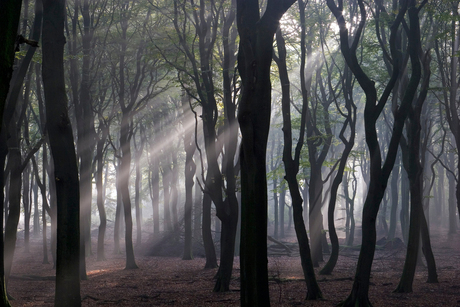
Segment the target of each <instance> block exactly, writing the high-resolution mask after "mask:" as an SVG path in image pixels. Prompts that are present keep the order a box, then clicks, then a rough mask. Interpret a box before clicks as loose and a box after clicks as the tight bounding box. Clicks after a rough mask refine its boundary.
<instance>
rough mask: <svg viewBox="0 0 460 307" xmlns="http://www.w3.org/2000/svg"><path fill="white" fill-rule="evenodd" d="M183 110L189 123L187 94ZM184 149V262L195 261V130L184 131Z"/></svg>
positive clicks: (186, 128) (184, 98)
mask: <svg viewBox="0 0 460 307" xmlns="http://www.w3.org/2000/svg"><path fill="white" fill-rule="evenodd" d="M182 99H183V101H182V108H183V116H184V121H185V122H187V118H188V116H187V114H188V113H187V112H186V110H187V109H188V99H189V98H188V97H186V96H185V93H184V95H183V97H182ZM184 148H185V169H184V175H185V204H184V254H183V256H182V259H183V260H192V259H193V244H192V243H193V241H192V239H193V236H192V209H193V184H194V181H193V180H194V179H193V177H194V176H195V171H196V165H195V162H194V161H193V155H194V154H195V150H196V145H195V139H194V138H193V130H192V129H190V128H188V127H185V131H184Z"/></svg>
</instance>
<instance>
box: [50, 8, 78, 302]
mask: <svg viewBox="0 0 460 307" xmlns="http://www.w3.org/2000/svg"><path fill="white" fill-rule="evenodd" d="M64 19H65V4H64V1H52V0H44V1H43V63H42V65H43V68H42V75H43V86H44V92H45V103H46V118H47V132H48V135H49V140H50V147H51V151H52V154H53V160H54V165H55V168H54V181H55V183H56V200H57V217H58V218H57V253H56V294H55V306H81V297H80V276H79V270H80V259H79V257H80V231H79V227H80V221H79V218H80V213H79V210H80V209H79V201H80V195H79V181H78V168H77V158H76V154H75V147H74V140H73V134H72V127H71V124H70V120H69V117H68V114H67V96H66V92H65V83H64V80H65V78H64V44H65V37H64Z"/></svg>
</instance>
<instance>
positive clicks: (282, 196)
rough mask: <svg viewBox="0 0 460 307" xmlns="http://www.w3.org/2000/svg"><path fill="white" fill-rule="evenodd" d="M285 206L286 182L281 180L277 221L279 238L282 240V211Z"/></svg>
mask: <svg viewBox="0 0 460 307" xmlns="http://www.w3.org/2000/svg"><path fill="white" fill-rule="evenodd" d="M285 204H286V182H285V181H284V180H283V181H282V182H281V192H280V201H279V211H280V214H279V221H280V225H279V228H280V238H284V209H285Z"/></svg>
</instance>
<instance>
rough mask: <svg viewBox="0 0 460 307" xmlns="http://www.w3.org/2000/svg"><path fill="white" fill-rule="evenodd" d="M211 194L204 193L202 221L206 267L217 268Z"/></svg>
mask: <svg viewBox="0 0 460 307" xmlns="http://www.w3.org/2000/svg"><path fill="white" fill-rule="evenodd" d="M211 204H212V200H211V196H209V194H208V193H204V195H203V221H202V223H201V225H202V226H201V229H202V236H203V245H204V252H205V254H206V264H205V266H204V268H205V269H214V268H217V257H216V248H215V247H214V242H213V240H212V233H211Z"/></svg>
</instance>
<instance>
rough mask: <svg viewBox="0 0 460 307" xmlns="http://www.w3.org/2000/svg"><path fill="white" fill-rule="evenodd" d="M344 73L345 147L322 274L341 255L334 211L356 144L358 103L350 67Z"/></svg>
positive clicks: (330, 210)
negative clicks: (349, 159) (326, 258)
mask: <svg viewBox="0 0 460 307" xmlns="http://www.w3.org/2000/svg"><path fill="white" fill-rule="evenodd" d="M344 75H345V76H344V78H345V80H344V82H343V83H342V85H343V88H344V96H345V108H346V110H347V114H346V116H345V122H344V124H343V126H342V129H341V130H340V133H339V138H340V140H341V141H342V143H343V144H344V146H345V148H344V149H343V152H342V157H341V158H340V163H339V168H338V169H337V174H336V175H335V178H334V180H333V182H332V187H331V192H330V199H329V206H328V214H327V220H328V226H329V227H328V228H329V237H330V238H331V245H332V251H331V256H330V257H329V260H328V262H327V263H326V265H325V266H324V268H323V269H322V270H321V271H320V274H327V275H328V274H331V273H332V271H333V270H334V267H335V265H336V264H337V260H338V257H339V238H338V236H337V232H336V229H335V223H334V212H335V205H336V201H337V191H338V189H339V186H340V184H341V183H342V181H343V174H344V172H345V167H346V166H347V161H348V156H349V155H350V152H351V150H352V149H353V146H354V142H355V132H356V105H355V104H354V102H353V91H352V88H353V86H352V75H351V71H350V70H349V69H348V67H346V68H345V71H344ZM348 127H349V133H350V136H349V138H348V139H346V137H345V131H346V130H347V128H348Z"/></svg>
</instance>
